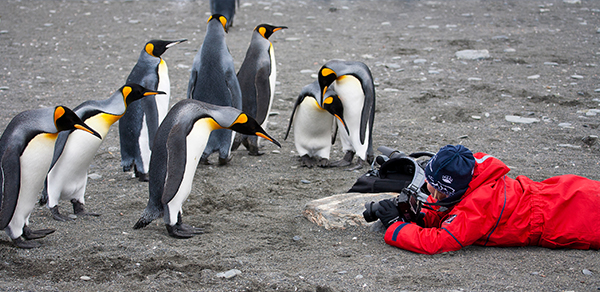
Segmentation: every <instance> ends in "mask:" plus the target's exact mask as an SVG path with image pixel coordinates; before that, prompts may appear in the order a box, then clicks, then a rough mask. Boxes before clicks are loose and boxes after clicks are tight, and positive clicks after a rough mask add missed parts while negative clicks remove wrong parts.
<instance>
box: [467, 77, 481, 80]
mask: <svg viewBox="0 0 600 292" xmlns="http://www.w3.org/2000/svg"><path fill="white" fill-rule="evenodd" d="M467 80H469V81H481V78H479V77H469V78H468V79H467Z"/></svg>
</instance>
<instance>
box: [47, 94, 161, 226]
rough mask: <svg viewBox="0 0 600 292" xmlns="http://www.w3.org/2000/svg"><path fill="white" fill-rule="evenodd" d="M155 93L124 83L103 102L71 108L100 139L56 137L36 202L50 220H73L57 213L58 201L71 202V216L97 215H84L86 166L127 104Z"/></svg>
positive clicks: (69, 135) (77, 135) (74, 134)
mask: <svg viewBox="0 0 600 292" xmlns="http://www.w3.org/2000/svg"><path fill="white" fill-rule="evenodd" d="M156 94H165V92H162V91H153V90H149V89H147V88H144V87H142V86H141V85H138V84H135V83H132V84H126V85H124V86H122V87H121V88H120V89H119V90H117V91H116V92H115V93H114V94H113V95H112V96H111V97H110V98H108V99H106V100H102V101H96V100H88V101H86V102H84V103H82V104H80V105H79V106H77V107H76V108H74V109H73V111H74V112H75V113H76V114H77V116H79V117H80V118H81V120H82V121H83V122H84V123H86V124H87V125H88V126H90V127H91V128H92V129H94V130H95V131H96V132H97V133H98V134H100V136H101V137H100V140H99V139H96V138H94V137H93V136H92V135H90V134H89V133H86V132H84V131H63V132H61V133H60V134H58V138H57V140H56V146H55V147H54V156H53V158H52V164H51V166H50V171H49V172H48V175H47V176H46V181H45V184H44V189H43V191H42V198H41V199H40V201H39V203H40V205H47V207H48V209H50V211H51V213H52V217H53V218H54V219H56V220H58V221H68V220H73V219H71V218H70V217H68V216H65V215H62V214H60V212H59V211H58V201H59V200H60V199H66V200H70V201H71V204H73V212H74V213H75V215H91V216H99V214H95V213H88V212H86V211H85V207H84V204H85V200H84V197H83V195H84V194H85V188H86V185H87V170H88V168H89V166H90V163H91V162H92V159H93V158H94V155H95V154H96V151H98V148H100V144H101V143H102V141H103V139H104V138H105V137H106V134H108V130H109V129H110V127H111V126H112V125H113V124H114V123H115V122H117V121H118V120H119V119H120V118H121V117H122V116H123V115H124V114H125V112H126V110H127V109H128V107H129V105H130V104H131V103H132V102H134V101H137V100H140V99H142V98H143V97H147V96H154V95H156ZM138 102H139V101H138ZM81 145H86V147H81Z"/></svg>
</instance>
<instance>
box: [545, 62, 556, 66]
mask: <svg viewBox="0 0 600 292" xmlns="http://www.w3.org/2000/svg"><path fill="white" fill-rule="evenodd" d="M544 65H548V66H558V63H556V62H544Z"/></svg>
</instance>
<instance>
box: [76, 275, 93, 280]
mask: <svg viewBox="0 0 600 292" xmlns="http://www.w3.org/2000/svg"><path fill="white" fill-rule="evenodd" d="M79 279H81V280H84V281H89V280H91V279H92V278H90V277H88V276H81V277H79Z"/></svg>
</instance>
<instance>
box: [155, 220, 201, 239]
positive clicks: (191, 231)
mask: <svg viewBox="0 0 600 292" xmlns="http://www.w3.org/2000/svg"><path fill="white" fill-rule="evenodd" d="M165 226H166V227H167V231H168V232H169V236H171V237H174V238H182V239H183V238H190V237H194V235H197V234H202V233H204V231H202V229H201V228H196V227H192V226H190V225H187V224H183V223H176V224H175V225H173V226H171V225H169V224H165Z"/></svg>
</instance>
